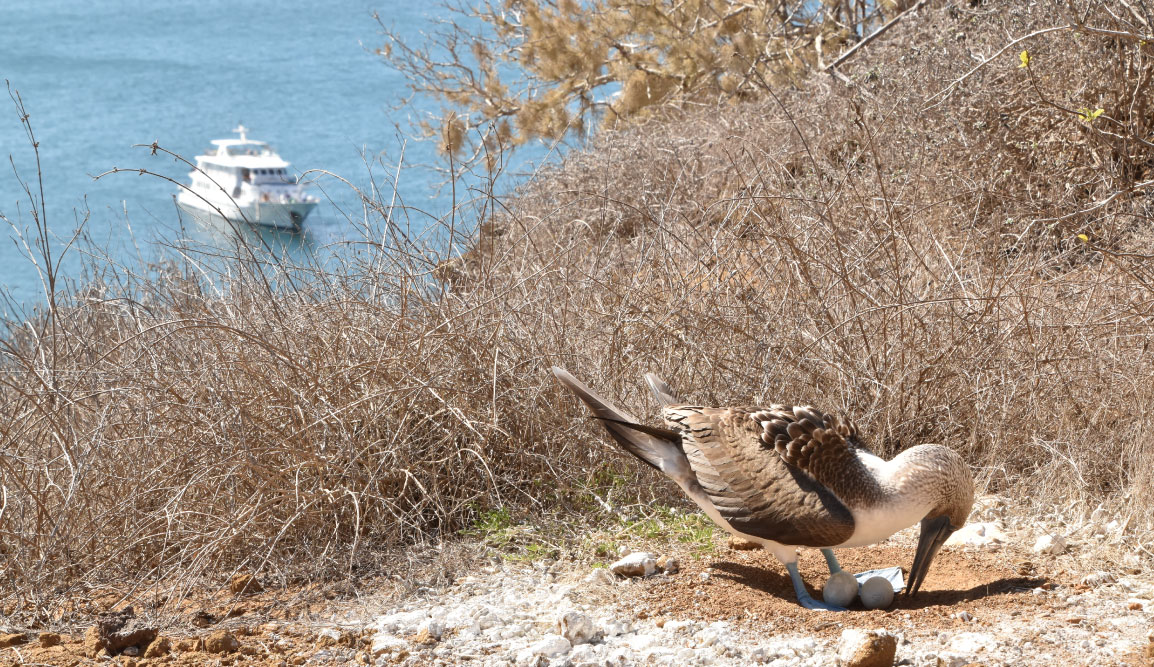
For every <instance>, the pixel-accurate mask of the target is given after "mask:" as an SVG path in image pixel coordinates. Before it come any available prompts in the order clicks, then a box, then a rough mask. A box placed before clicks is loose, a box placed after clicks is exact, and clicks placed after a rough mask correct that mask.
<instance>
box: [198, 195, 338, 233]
mask: <svg viewBox="0 0 1154 667" xmlns="http://www.w3.org/2000/svg"><path fill="white" fill-rule="evenodd" d="M190 199H191V198H187V197H178V198H177V204H178V205H179V206H180V208H181V209H182V210H184V211H185V212H187V213H189V214H190V215H192V216H194V217H196V218H198V219H203V218H206V217H207V218H215V219H220V218H224V219H225V220H227V221H229V222H232V223H236V224H243V225H253V226H260V227H271V228H274V229H284V230H294V231H295V230H299V229H300V227H301V224H303V223H304V221H305V219H306V218H308V217H309V214H310V213H312V212H313V209H314V208H316V207H317V202H315V201H296V202H253V203H250V204H243V205H242V204H236V203H234V202H231V201H230V202H228V203H225V204H221V205H220V206H219V207H218V208H219V210H217V209H216V208H210V207H209V205H208V204H206V203H205V202H203V201H200V200H199V199H195V200H190Z"/></svg>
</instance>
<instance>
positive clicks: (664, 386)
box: [645, 373, 685, 406]
mask: <svg viewBox="0 0 1154 667" xmlns="http://www.w3.org/2000/svg"><path fill="white" fill-rule="evenodd" d="M645 382H647V383H648V384H649V390H650V391H652V392H653V397H654V398H656V399H657V402H658V403H660V404H661V405H662V406H666V405H679V404H681V403H684V402H685V401H683V400H681V397H680V396H678V395H677V392H676V391H674V389H673V387H670V386H669V383H668V382H666V381H665V380H662V379H661V378H659V377H657V374H656V373H646V374H645Z"/></svg>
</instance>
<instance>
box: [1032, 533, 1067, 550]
mask: <svg viewBox="0 0 1154 667" xmlns="http://www.w3.org/2000/svg"><path fill="white" fill-rule="evenodd" d="M1065 550H1066V538H1064V537H1062V536H1061V535H1054V534H1053V533H1047V534H1046V535H1042V536H1040V537H1039V538H1038V541H1036V542H1034V546H1033V551H1034V553H1036V554H1054V555H1056V554H1060V553H1062V552H1063V551H1065Z"/></svg>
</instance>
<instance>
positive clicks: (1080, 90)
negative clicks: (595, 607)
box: [0, 1, 1154, 617]
mask: <svg viewBox="0 0 1154 667" xmlns="http://www.w3.org/2000/svg"><path fill="white" fill-rule="evenodd" d="M1050 4H1051V3H1038V4H1035V5H1033V6H1031V7H1027V6H1024V5H1023V3H1016V2H1009V1H1007V2H989V3H964V2H951V3H942V5H941V6H940V7H936V8H933V9H929V8H926V9H925V10H923V11H921V12H919V13H917V14H915V15H911V16H910V17H908V18H907V19H906V20H904V21H903V22H902V23H901V24H900V25H898V26H896V27H895V28H894V29H892V30H891V31H890V32H888V33H887V34H886V35H885V36H884V37H883V38H880V39H878V40H876V41H875V42H873V43H871V44H870V45H869V46H868V47H867V48H866V49H864V50H863V51H862V52H861V53H860V54H859V55H857V56H856V57H855V58H854V59H853V60H852V61H851V62H850V63H848V64H847V66H846V69H844V70H843V71H844V72H845V74H846V76H847V77H848V79H850V80H852V81H853V83H854V85H853V86H847V85H846V84H845V83H844V82H843V81H841V80H839V79H836V78H825V77H824V76H822V77H813V78H810V79H808V80H807V81H806V82H805V83H804V84H802V85H800V86H798V87H796V88H791V89H774V90H772V94H771V95H770V99H768V100H766V101H763V102H758V103H750V104H744V105H736V106H723V107H709V108H687V109H681V110H678V111H668V112H667V113H666V114H665V116H664V117H662V118H654V119H653V120H651V121H649V122H647V123H646V124H644V125H640V126H637V127H635V128H633V129H631V130H629V131H625V132H619V133H612V134H606V135H603V136H601V137H600V138H599V139H598V140H597V142H596V146H594V147H592V148H591V149H590V150H588V151H583V152H579V153H573V154H571V155H570V156H569V157H568V159H567V160H566V161H565V163H564V164H563V165H562V166H560V167H558V168H556V169H555V170H553V171H550V172H549V173H547V174H542V175H540V176H539V177H538V178H537V179H536V180H535V181H534V182H533V183H532V184H531V185H529V186H527V187H526V188H524V189H523V190H522V191H521V192H520V193H519V195H518V196H517V197H515V198H513V199H512V200H511V201H508V202H503V205H502V206H490V204H492V203H493V202H492V201H491V200H490V201H488V202H487V204H486V206H485V207H483V208H482V209H480V211H481V212H480V213H476V212H475V211H474V219H476V218H477V217H480V218H482V219H483V222H482V225H481V228H482V230H483V231H482V233H481V234H480V238H479V239H476V242H475V243H474V246H473V247H474V249H473V250H472V251H470V252H469V253H467V254H466V255H465V256H464V257H463V258H460V259H456V260H453V261H451V262H447V263H440V264H439V267H438V257H436V256H432V255H430V254H429V253H425V252H417V251H416V250H414V246H413V244H412V242H411V239H408V238H406V237H404V236H403V235H401V234H400V233H399V231H398V228H397V227H396V223H397V220H396V218H397V216H398V215H399V213H398V211H396V210H393V209H389V208H388V207H387V206H386V205H379V204H378V205H377V206H376V208H375V209H374V211H375V213H376V215H378V216H379V218H378V220H379V222H377V223H374V224H373V226H371V227H370V228H369V229H367V230H366V238H367V239H370V240H371V242H369V243H366V244H365V246H363V248H362V249H361V250H359V251H358V252H356V253H353V254H351V255H350V256H349V259H348V262H347V265H346V266H345V267H344V272H343V275H342V276H339V277H333V276H332V275H330V274H327V273H321V272H319V271H317V272H314V273H312V274H310V273H309V269H308V267H302V268H298V269H296V270H294V272H293V275H294V276H295V278H294V282H293V286H292V287H289V288H286V287H284V286H281V287H274V286H271V285H270V283H269V282H267V281H266V280H265V279H263V278H262V277H261V276H260V275H259V274H257V273H254V272H252V271H247V270H239V269H238V270H236V271H235V272H230V273H229V274H228V275H227V276H226V275H219V276H217V278H216V281H215V282H216V284H215V286H214V285H209V284H206V281H205V280H204V279H203V278H202V277H201V276H199V275H198V274H197V273H195V272H194V271H193V269H192V268H191V267H189V266H180V265H176V266H167V267H154V270H153V271H152V273H151V274H149V275H151V277H150V278H147V279H144V278H139V277H138V278H135V279H133V280H131V281H128V282H125V283H120V284H119V285H117V286H113V285H112V284H105V285H104V286H99V285H98V286H94V287H92V288H90V289H87V290H85V291H84V292H80V293H76V294H73V295H71V296H69V297H67V298H65V297H61V299H60V301H58V302H57V303H56V304H54V306H53V307H52V308H50V309H48V310H47V311H46V312H44V313H43V314H42V315H41V316H40V317H38V318H33V319H31V320H29V321H20V322H17V321H14V322H9V323H8V329H7V331H6V332H5V335H4V337H3V340H2V346H3V347H2V350H0V353H2V355H3V372H2V373H0V405H2V406H3V412H4V414H5V415H6V418H5V419H4V420H2V421H0V491H2V494H3V495H2V496H0V517H2V518H0V567H2V571H3V574H2V578H3V580H4V582H5V586H4V592H3V593H2V594H0V595H2V596H3V598H2V602H3V605H4V608H3V611H4V612H5V613H8V614H13V613H21V614H24V613H27V614H39V615H42V617H43V615H48V616H49V617H51V615H52V614H54V613H56V611H55V610H57V609H58V607H56V606H55V605H56V604H57V603H56V601H57V600H59V599H61V597H62V596H66V595H67V594H69V593H70V592H72V591H75V590H77V589H78V588H80V587H84V586H87V585H92V584H94V583H96V582H104V581H109V580H121V581H130V582H135V585H136V586H139V587H141V589H143V588H144V587H147V586H148V585H150V584H151V583H153V582H157V581H161V580H173V579H178V580H187V581H192V580H193V578H194V577H196V576H201V575H207V576H212V577H221V578H227V575H228V574H230V573H232V572H235V571H237V570H238V569H242V568H243V569H246V570H252V571H259V572H262V573H268V574H267V575H266V576H272V577H274V578H275V577H277V576H280V577H284V578H288V577H295V576H310V577H318V576H342V575H344V576H356V574H357V573H358V572H363V571H364V569H365V568H366V567H370V566H371V568H372V569H374V570H376V569H377V568H388V567H392V566H390V565H388V564H387V563H382V562H380V561H375V560H374V559H373V558H371V556H370V555H369V554H372V553H377V552H378V551H379V550H381V549H385V548H390V547H398V546H403V545H406V544H411V543H413V542H415V541H418V540H422V539H425V538H429V537H431V536H444V535H449V534H453V533H455V532H457V531H460V530H462V529H466V528H468V527H470V526H472V525H474V524H475V523H476V522H477V520H478V519H479V517H482V516H483V515H484V513H485V512H487V511H491V510H493V509H495V508H496V509H508V510H510V511H512V513H513V514H514V515H515V516H517V517H519V518H525V519H527V520H530V521H532V520H534V519H535V518H537V517H540V516H541V515H543V514H551V513H556V514H561V515H564V516H570V517H572V516H592V517H594V518H595V517H596V515H597V513H598V512H602V511H604V508H605V507H607V506H617V505H620V504H623V503H630V502H637V501H638V500H649V499H651V498H652V497H654V495H656V496H660V497H662V498H665V499H673V498H674V497H675V495H674V494H673V490H672V489H669V488H667V485H664V484H661V483H660V480H658V479H657V478H656V477H654V476H652V475H650V474H648V473H646V472H644V471H640V470H637V467H636V466H634V465H632V462H631V461H628V460H623V459H622V458H621V457H619V456H617V455H616V454H614V453H612V452H613V448H612V447H609V446H607V445H605V444H603V443H602V442H601V438H600V436H599V435H598V433H599V432H598V431H597V427H595V426H592V425H590V424H588V423H587V422H586V421H585V419H584V414H583V412H582V410H581V409H580V408H579V407H578V406H576V405H574V402H573V401H572V400H570V399H569V398H568V397H567V396H566V395H565V394H563V393H562V392H561V391H559V390H558V388H557V387H556V386H554V384H553V382H552V381H551V379H550V376H549V375H548V373H547V369H548V367H549V366H550V365H553V364H558V365H561V366H565V367H567V368H569V369H570V370H571V371H573V372H574V373H575V374H576V375H578V376H579V377H581V378H582V379H584V380H585V381H587V382H588V383H589V384H590V385H591V386H594V387H596V388H598V389H599V390H601V391H603V392H604V393H605V394H606V395H607V396H610V397H613V398H615V399H618V400H619V401H620V402H621V403H622V404H623V405H624V406H627V407H628V408H629V409H630V410H633V411H635V412H638V413H641V414H644V413H646V412H647V411H648V410H650V409H651V408H652V405H651V404H650V402H649V399H648V397H647V395H646V394H645V392H644V390H643V387H642V384H641V383H640V381H639V379H640V377H641V375H642V373H644V372H646V371H658V372H660V373H662V374H663V375H665V376H666V378H667V379H668V380H669V381H670V382H671V383H672V384H673V385H674V386H675V387H678V388H680V389H681V390H682V391H683V392H684V393H685V395H686V396H687V398H689V399H690V400H693V401H701V402H705V403H713V402H717V403H742V402H754V401H757V402H761V401H774V400H786V401H789V400H792V401H799V402H800V401H806V402H812V403H815V404H817V405H821V406H824V407H826V408H828V409H831V410H838V411H844V412H847V413H849V414H852V415H853V416H854V417H855V418H856V419H857V420H858V422H859V426H860V427H861V429H862V431H863V432H864V433H865V434H867V437H868V441H869V442H870V444H871V445H872V446H873V447H874V449H875V450H876V451H878V452H879V453H881V454H883V455H886V456H889V455H891V454H893V453H894V452H896V451H898V450H900V449H902V448H904V447H907V446H910V445H913V444H916V443H919V442H930V441H932V442H941V443H945V444H948V445H950V446H952V447H954V448H956V449H958V450H959V451H961V452H963V453H964V455H965V456H966V457H967V459H968V460H969V461H970V462H971V463H972V464H973V465H974V467H975V468H976V469H977V470H978V471H979V477H980V479H981V482H982V484H983V485H984V486H985V487H986V488H987V489H988V490H990V491H996V492H998V493H1002V494H1005V495H1008V496H1012V497H1016V498H1019V499H1024V500H1031V499H1033V500H1041V501H1048V502H1059V501H1061V502H1067V503H1071V504H1074V503H1080V504H1081V505H1082V506H1083V507H1085V509H1086V512H1089V511H1090V510H1092V509H1093V508H1094V507H1095V506H1096V505H1097V504H1099V503H1102V502H1111V503H1115V507H1116V509H1117V510H1118V511H1119V512H1121V513H1123V514H1130V515H1131V524H1130V525H1133V526H1135V529H1137V530H1141V529H1147V530H1148V529H1149V528H1150V524H1149V520H1150V518H1151V514H1150V511H1149V507H1150V504H1151V501H1152V500H1154V493H1151V490H1152V489H1154V486H1152V480H1151V478H1150V475H1151V473H1150V472H1149V471H1150V470H1151V469H1154V417H1152V416H1151V415H1154V351H1152V350H1151V349H1150V348H1151V342H1152V340H1154V287H1152V285H1154V261H1152V260H1154V257H1152V256H1151V252H1152V251H1151V249H1150V248H1151V241H1152V240H1154V230H1152V223H1151V217H1150V213H1151V210H1150V209H1151V204H1150V201H1149V199H1148V198H1147V192H1148V183H1147V181H1148V179H1149V178H1150V169H1151V166H1152V164H1154V163H1152V162H1151V156H1152V155H1154V154H1152V152H1151V145H1150V144H1149V143H1148V138H1149V136H1150V128H1151V124H1152V122H1154V117H1152V110H1151V109H1150V108H1149V104H1150V101H1151V100H1152V99H1154V88H1152V85H1151V75H1152V74H1154V50H1152V49H1154V44H1147V43H1146V41H1145V40H1140V39H1137V38H1135V37H1133V36H1145V35H1150V34H1151V32H1152V31H1151V29H1150V26H1149V25H1148V24H1147V23H1146V21H1147V20H1148V19H1147V18H1143V17H1144V16H1145V15H1144V14H1143V13H1142V11H1140V9H1141V7H1140V3H1137V2H1121V1H1119V2H1110V3H1098V2H1091V3H1077V4H1078V7H1077V10H1078V11H1080V12H1082V13H1081V14H1077V15H1072V14H1071V13H1070V10H1069V9H1068V8H1066V7H1065V6H1062V7H1057V6H1050ZM1043 5H1045V6H1043ZM1130 10H1132V11H1130ZM1072 16H1073V18H1075V19H1078V20H1083V21H1084V23H1083V24H1081V25H1073V26H1072V27H1067V28H1062V29H1060V30H1053V31H1049V32H1045V33H1042V34H1039V35H1038V36H1036V37H1033V38H1030V39H1028V40H1024V41H1022V42H1021V43H1020V44H1015V45H1013V46H1012V47H1011V48H1004V47H1006V46H1007V45H1008V44H1010V42H1011V40H1013V39H1017V38H1019V37H1021V36H1024V35H1028V34H1031V33H1034V32H1037V31H1042V30H1046V29H1049V28H1055V27H1061V26H1071V20H1072V19H1071V17H1072ZM1000 50H1001V51H1000ZM1023 50H1024V51H1027V53H1028V59H1029V65H1028V67H1019V65H1020V64H1022V56H1021V53H1020V52H1021V51H1023ZM979 65H980V66H979ZM1097 109H1102V110H1103V111H1102V113H1101V114H1097V113H1096V111H1097ZM1080 110H1081V111H1080ZM386 204H387V202H386ZM492 211H499V213H496V214H493V213H492ZM442 224H443V225H444V228H443V229H442V232H443V234H442V237H443V238H444V237H448V236H452V235H453V234H454V233H455V231H456V230H457V229H459V226H460V220H459V219H454V221H449V222H445V223H442ZM386 258H387V259H386ZM434 275H435V276H436V278H433V277H432V276H434ZM218 287H219V288H222V289H219V290H218ZM666 494H668V495H666ZM127 588H128V589H131V586H129V587H127Z"/></svg>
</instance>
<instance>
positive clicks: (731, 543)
mask: <svg viewBox="0 0 1154 667" xmlns="http://www.w3.org/2000/svg"><path fill="white" fill-rule="evenodd" d="M726 545H727V546H728V547H729V548H730V549H733V550H734V551H752V550H754V549H760V548H761V543H760V542H754V541H753V540H747V539H745V538H744V537H738V536H737V535H730V536H729V539H728V540H726Z"/></svg>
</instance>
